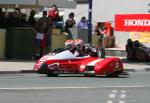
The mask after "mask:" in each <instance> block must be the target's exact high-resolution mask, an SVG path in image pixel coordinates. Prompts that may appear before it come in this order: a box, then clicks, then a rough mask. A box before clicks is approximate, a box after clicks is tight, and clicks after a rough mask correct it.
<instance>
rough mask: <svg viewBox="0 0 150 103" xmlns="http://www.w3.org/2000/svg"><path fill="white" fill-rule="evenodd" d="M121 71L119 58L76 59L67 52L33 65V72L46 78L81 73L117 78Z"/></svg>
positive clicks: (40, 60)
mask: <svg viewBox="0 0 150 103" xmlns="http://www.w3.org/2000/svg"><path fill="white" fill-rule="evenodd" d="M123 70H124V68H123V63H122V61H121V60H120V59H119V58H116V57H110V58H99V57H91V56H83V57H76V56H74V55H73V54H72V53H71V52H70V51H68V50H65V51H62V52H60V53H57V54H55V53H54V54H53V53H49V54H47V55H45V56H43V57H42V58H41V59H39V60H38V61H37V62H36V64H35V65H34V71H36V72H37V73H39V74H46V75H47V76H57V75H58V74H68V73H69V74H72V73H73V74H79V73H81V74H84V75H85V76H98V75H106V76H108V77H118V76H119V75H120V73H122V72H123Z"/></svg>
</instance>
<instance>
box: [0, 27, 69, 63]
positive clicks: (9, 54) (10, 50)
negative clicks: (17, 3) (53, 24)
mask: <svg viewBox="0 0 150 103" xmlns="http://www.w3.org/2000/svg"><path fill="white" fill-rule="evenodd" d="M49 39H51V40H50V41H51V49H52V50H53V49H55V48H64V43H65V41H66V39H67V37H66V35H62V34H61V30H60V29H53V30H52V36H51V38H49ZM0 45H1V44H0ZM4 46H5V58H6V59H29V60H30V59H32V57H33V55H34V53H35V30H34V29H33V28H30V27H12V28H8V29H7V31H6V44H4ZM0 48H1V47H0ZM3 51H4V50H3ZM47 53H48V51H47ZM3 54H4V53H3Z"/></svg>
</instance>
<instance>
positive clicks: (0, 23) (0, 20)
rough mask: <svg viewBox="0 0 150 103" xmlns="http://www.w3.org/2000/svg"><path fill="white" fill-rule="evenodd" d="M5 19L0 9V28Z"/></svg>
mask: <svg viewBox="0 0 150 103" xmlns="http://www.w3.org/2000/svg"><path fill="white" fill-rule="evenodd" d="M4 21H5V17H4V14H3V11H2V8H0V28H2V27H3V26H4Z"/></svg>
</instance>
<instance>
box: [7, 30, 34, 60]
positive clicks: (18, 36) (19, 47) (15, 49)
mask: <svg viewBox="0 0 150 103" xmlns="http://www.w3.org/2000/svg"><path fill="white" fill-rule="evenodd" d="M34 38H35V31H34V29H33V28H31V27H11V28H8V29H7V32H6V45H5V46H6V51H5V57H6V59H12V58H13V59H32V56H33V53H34Z"/></svg>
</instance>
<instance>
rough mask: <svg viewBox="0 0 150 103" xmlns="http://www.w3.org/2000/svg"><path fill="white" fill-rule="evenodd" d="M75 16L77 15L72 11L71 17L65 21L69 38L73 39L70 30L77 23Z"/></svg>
mask: <svg viewBox="0 0 150 103" xmlns="http://www.w3.org/2000/svg"><path fill="white" fill-rule="evenodd" d="M74 16H75V15H74V13H73V12H71V13H70V14H69V18H68V19H67V20H66V22H65V27H64V30H65V32H66V33H67V34H68V38H69V39H72V34H71V31H70V30H69V28H73V27H74V26H75V24H76V22H75V19H74Z"/></svg>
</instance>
